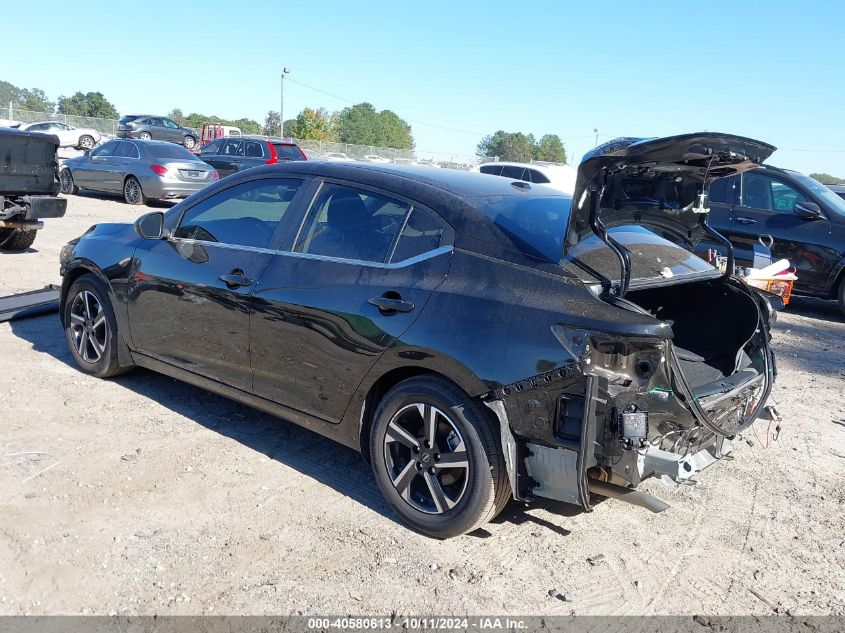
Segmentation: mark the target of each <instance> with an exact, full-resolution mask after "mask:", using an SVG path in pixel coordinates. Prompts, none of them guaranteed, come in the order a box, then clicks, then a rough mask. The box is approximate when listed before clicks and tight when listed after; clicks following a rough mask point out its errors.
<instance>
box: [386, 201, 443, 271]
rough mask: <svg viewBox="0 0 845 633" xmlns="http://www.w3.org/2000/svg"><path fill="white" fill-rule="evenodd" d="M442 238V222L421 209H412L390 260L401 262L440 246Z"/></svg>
mask: <svg viewBox="0 0 845 633" xmlns="http://www.w3.org/2000/svg"><path fill="white" fill-rule="evenodd" d="M442 240H443V223H442V222H441V221H440V220H439V219H438V218H435V217H434V216H433V215H431V214H430V213H428V212H427V211H423V210H422V209H413V210H412V211H411V215H410V216H409V217H408V221H407V222H406V223H405V226H404V228H403V229H402V233H401V234H400V235H399V241H398V242H397V243H396V248H395V250H394V251H393V256H392V257H391V258H390V261H391V262H401V261H404V260H406V259H411V258H412V257H416V256H417V255H422V254H423V253H428V252H429V251H433V250H435V249H437V248H439V247H440V244H441V242H442Z"/></svg>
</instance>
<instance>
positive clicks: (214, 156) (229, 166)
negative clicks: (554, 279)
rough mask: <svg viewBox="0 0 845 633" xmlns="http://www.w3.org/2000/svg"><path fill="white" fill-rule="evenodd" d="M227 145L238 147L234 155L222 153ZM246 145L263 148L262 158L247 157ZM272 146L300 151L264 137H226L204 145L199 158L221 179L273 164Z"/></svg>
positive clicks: (279, 158) (280, 141)
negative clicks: (215, 171) (255, 145)
mask: <svg viewBox="0 0 845 633" xmlns="http://www.w3.org/2000/svg"><path fill="white" fill-rule="evenodd" d="M227 143H231V144H234V145H236V146H237V150H236V152H235V153H234V154H224V153H222V151H221V150H222V149H223V147H224V146H225V145H226V144H227ZM246 143H256V144H257V145H258V146H259V147H260V148H261V151H262V154H261V156H247V155H246V150H245V146H246ZM270 144H273V145H279V144H284V145H289V146H291V147H295V148H296V149H298V150H299V147H298V146H297V145H293V144H290V143H283V141H282V140H281V139H278V140H276V139H267V138H265V137H263V136H226V137H223V138H219V139H216V140H214V141H212V142H211V143H207V144H206V145H203V146H202V147H201V148H200V150H199V154H198V156H199V158H200V159H202V160H203V161H205V162H206V163H208V164H209V165H211V166H212V167H214V168H215V169H216V170H217V173H218V174H220V177H221V178H225V177H226V176H230V175H232V174H234V173H236V172H239V171H243V170H244V169H249V168H251V167H260V166H261V165H265V164H272V163H271V162H269V161H272V160H273V159H272V156H273V153H272V152H271V150H270V148H269V145H270ZM299 153H300V154H301V155H302V158H301V159H300V160H306V158H305V155H304V154H303V153H302V150H299ZM276 160H277V162H281V161H283V160H291V159H283V158H281V157H278V158H277V159H276Z"/></svg>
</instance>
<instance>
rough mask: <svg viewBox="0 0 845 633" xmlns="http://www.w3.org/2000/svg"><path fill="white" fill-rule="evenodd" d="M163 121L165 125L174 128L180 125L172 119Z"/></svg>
mask: <svg viewBox="0 0 845 633" xmlns="http://www.w3.org/2000/svg"><path fill="white" fill-rule="evenodd" d="M161 122H162V123H163V124H164V127H169V128H174V129H176V128H178V127H179V125H178V124H177V123H176V122H175V121H171V120H170V119H162V120H161Z"/></svg>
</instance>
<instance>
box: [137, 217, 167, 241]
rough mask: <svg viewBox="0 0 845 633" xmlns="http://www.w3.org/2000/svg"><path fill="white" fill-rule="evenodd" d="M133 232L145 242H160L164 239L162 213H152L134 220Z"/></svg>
mask: <svg viewBox="0 0 845 633" xmlns="http://www.w3.org/2000/svg"><path fill="white" fill-rule="evenodd" d="M135 231H136V232H137V233H138V235H140V236H141V237H143V238H144V239H145V240H160V239H162V238H163V237H164V213H162V212H161V211H153V212H152V213H147V214H146V215H142V216H141V217H140V218H138V219H137V220H135Z"/></svg>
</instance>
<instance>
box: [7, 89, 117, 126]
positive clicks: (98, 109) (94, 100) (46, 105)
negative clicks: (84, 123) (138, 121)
mask: <svg viewBox="0 0 845 633" xmlns="http://www.w3.org/2000/svg"><path fill="white" fill-rule="evenodd" d="M10 103H11V104H12V107H14V108H18V109H19V110H31V111H33V112H47V113H50V114H52V113H54V112H55V113H58V114H71V115H76V116H87V117H96V118H100V119H116V118H117V117H118V114H117V108H115V107H114V104H112V103H111V102H110V101H109V100H108V99H106V98H105V97H104V96H103V93H102V92H82V91H81V90H80V91H77V92H75V93H74V94H72V95H71V96H69V97H65V96H60V97H59V98H58V99H57V100H56V101H51V100H50V99H49V98H48V97H47V94H46V93H45V92H44V91H43V90H41V89H40V88H32V89H29V88H18V87H17V86H15V85H13V84H11V83H9V82H8V81H0V107H4V106H7V105H9V104H10Z"/></svg>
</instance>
